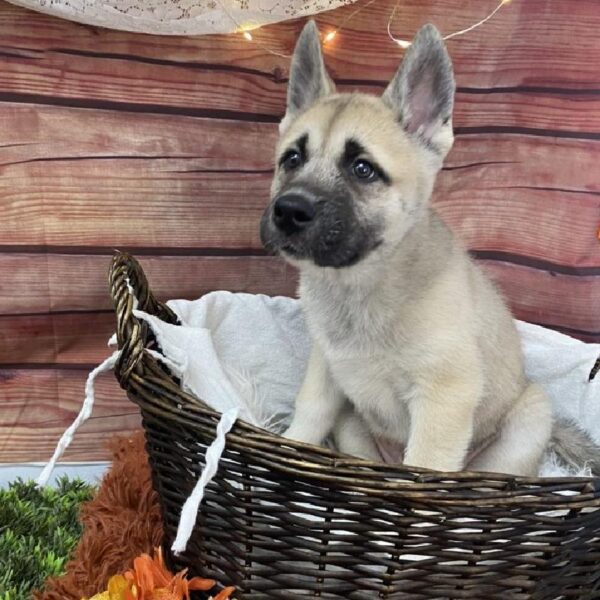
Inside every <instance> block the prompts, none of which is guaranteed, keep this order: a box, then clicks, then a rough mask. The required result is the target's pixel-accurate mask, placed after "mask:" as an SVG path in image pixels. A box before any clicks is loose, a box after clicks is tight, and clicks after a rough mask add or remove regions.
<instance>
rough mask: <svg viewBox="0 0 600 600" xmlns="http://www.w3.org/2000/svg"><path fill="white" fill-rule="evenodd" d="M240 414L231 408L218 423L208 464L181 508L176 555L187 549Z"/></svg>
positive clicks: (208, 451)
mask: <svg viewBox="0 0 600 600" xmlns="http://www.w3.org/2000/svg"><path fill="white" fill-rule="evenodd" d="M238 414H239V408H237V407H235V408H230V409H229V410H228V411H226V412H224V413H223V414H222V415H221V420H220V421H219V424H218V425H217V435H216V437H215V439H214V440H213V443H212V444H211V445H210V446H209V447H208V449H207V450H206V455H205V463H206V464H205V466H204V469H203V470H202V474H201V475H200V478H199V479H198V481H197V483H196V485H195V487H194V489H193V490H192V493H191V494H190V496H189V497H188V499H187V500H186V501H185V504H184V505H183V507H182V509H181V515H180V517H179V525H178V526H177V535H176V537H175V541H174V542H173V545H172V546H171V550H172V551H173V552H174V553H175V554H176V555H178V554H181V553H182V552H185V549H186V548H187V543H188V541H189V539H190V537H191V535H192V531H193V529H194V525H195V524H196V518H197V517H198V509H199V508H200V503H201V502H202V498H204V489H205V488H206V486H207V485H208V484H209V483H210V481H211V480H212V478H213V477H214V476H215V474H216V472H217V468H218V466H219V460H221V456H222V455H223V450H224V449H225V435H226V434H227V433H228V432H229V431H231V428H232V427H233V425H234V423H235V422H236V420H237V418H238Z"/></svg>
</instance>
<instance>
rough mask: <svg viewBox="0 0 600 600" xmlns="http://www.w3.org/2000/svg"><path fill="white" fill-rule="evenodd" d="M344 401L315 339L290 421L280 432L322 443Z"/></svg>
mask: <svg viewBox="0 0 600 600" xmlns="http://www.w3.org/2000/svg"><path fill="white" fill-rule="evenodd" d="M343 404H344V395H343V394H342V392H341V390H339V389H338V388H337V386H336V385H335V383H334V382H333V379H332V377H331V374H330V373H329V367H328V366H327V363H326V361H325V357H324V356H323V353H322V352H321V349H320V348H319V346H318V345H317V343H316V342H315V343H314V344H313V347H312V350H311V353H310V358H309V360H308V368H307V370H306V375H305V376H304V382H303V383H302V387H301V388H300V392H299V393H298V396H297V397H296V409H295V412H294V418H293V419H292V424H291V425H290V426H289V428H288V429H287V431H286V432H285V433H284V434H283V436H284V437H286V438H290V439H293V440H296V441H298V442H306V443H308V444H321V443H322V442H323V440H324V439H325V438H326V437H327V435H328V434H329V433H330V431H331V430H332V429H333V425H334V423H335V421H336V419H337V417H338V415H339V414H340V411H341V409H342V406H343Z"/></svg>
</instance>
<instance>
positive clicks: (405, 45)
mask: <svg viewBox="0 0 600 600" xmlns="http://www.w3.org/2000/svg"><path fill="white" fill-rule="evenodd" d="M509 2H511V0H500V3H499V4H498V6H496V8H495V9H494V10H493V11H492V12H491V13H490V14H489V15H488V16H487V17H484V18H483V19H481V20H480V21H477V23H474V24H473V25H470V26H469V27H466V28H465V29H461V30H459V31H455V32H454V33H449V34H448V35H446V36H444V38H443V39H444V40H449V39H452V38H454V37H458V36H459V35H464V34H465V33H469V32H470V31H473V29H476V28H477V27H480V26H481V25H483V24H484V23H487V22H488V21H489V20H490V19H492V18H493V17H494V16H495V15H496V13H497V12H498V11H499V10H500V9H501V8H502V7H503V6H504V5H505V4H508V3H509ZM398 6H400V0H398V2H397V3H396V5H395V6H394V9H393V10H392V14H391V15H390V18H389V20H388V24H387V33H388V36H389V38H390V39H391V40H392V42H395V43H396V44H398V46H400V47H401V48H408V47H409V46H410V45H411V42H409V41H408V40H401V39H400V38H397V37H394V35H393V34H392V31H391V27H392V22H393V20H394V16H395V15H396V11H397V10H398Z"/></svg>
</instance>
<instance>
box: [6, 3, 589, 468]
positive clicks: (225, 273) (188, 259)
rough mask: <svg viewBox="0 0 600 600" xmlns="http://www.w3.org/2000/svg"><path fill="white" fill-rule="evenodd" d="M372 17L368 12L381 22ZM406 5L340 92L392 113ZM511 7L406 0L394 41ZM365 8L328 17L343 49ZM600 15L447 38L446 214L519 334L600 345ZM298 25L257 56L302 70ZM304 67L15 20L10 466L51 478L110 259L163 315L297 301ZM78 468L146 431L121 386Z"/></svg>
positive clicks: (504, 19) (106, 303)
mask: <svg viewBox="0 0 600 600" xmlns="http://www.w3.org/2000/svg"><path fill="white" fill-rule="evenodd" d="M365 2H366V0H359V3H363V4H364V3H365ZM394 4H395V2H394V1H392V0H390V1H388V0H380V1H378V2H375V3H373V4H372V5H371V6H370V7H368V8H365V10H364V11H363V12H361V13H360V14H359V15H357V16H356V18H354V19H352V20H351V21H350V22H349V23H348V25H347V27H346V28H345V29H344V30H342V31H341V32H340V34H339V35H338V36H337V37H336V40H335V43H333V44H331V45H329V46H328V47H327V48H326V55H327V56H326V60H327V64H328V66H329V68H330V70H331V72H332V74H333V76H334V78H335V79H336V81H337V83H338V86H339V88H340V89H341V90H343V91H349V90H353V89H357V90H363V91H368V92H373V93H380V92H381V90H383V88H384V86H385V84H386V82H387V81H388V80H389V78H390V76H391V74H392V73H393V72H394V71H395V69H396V68H397V65H398V62H399V60H400V58H401V55H402V52H401V51H400V50H399V49H398V48H396V47H395V46H394V45H393V44H392V43H391V42H390V41H389V40H388V38H387V35H386V33H385V29H386V25H387V20H388V17H389V14H390V12H391V10H392V8H393V5H394ZM495 4H496V0H485V1H482V0H467V1H464V0H425V1H422V0H404V1H403V3H402V10H399V11H398V13H397V18H396V19H395V22H394V24H393V31H394V32H395V34H396V35H398V36H401V37H410V36H411V35H412V34H413V33H414V32H415V31H416V30H417V29H418V27H419V26H420V25H421V24H423V23H424V22H426V21H432V22H434V23H435V24H436V25H437V26H438V27H440V29H441V30H442V31H443V32H444V33H449V32H451V31H455V30H458V29H461V28H463V27H464V26H466V25H469V24H471V23H472V22H474V21H477V20H478V19H479V18H481V17H482V16H484V15H485V14H487V12H489V10H491V9H492V8H493V7H494V6H495ZM356 6H358V5H355V6H350V7H348V8H344V9H340V10H337V11H333V12H330V13H324V14H322V15H319V16H318V19H317V20H318V22H319V24H320V26H321V27H322V28H323V29H324V30H326V29H327V28H330V27H333V26H335V25H337V24H339V23H340V22H341V21H342V20H343V19H344V17H345V15H347V14H349V13H350V12H351V11H353V10H355V7H356ZM599 26H600V11H598V6H597V0H578V1H577V3H575V2H574V1H573V0H513V2H512V3H511V4H510V5H509V6H507V7H505V8H504V9H502V10H501V11H500V12H499V13H498V15H497V16H496V17H495V18H494V19H493V20H492V21H490V22H489V23H488V24H487V25H486V26H484V27H481V28H480V29H478V30H475V31H474V32H472V33H470V34H469V35H468V36H464V37H462V38H458V39H455V40H451V41H450V42H449V43H448V47H449V50H450V52H451V54H452V58H453V61H454V67H455V73H456V78H457V83H458V93H457V99H456V112H455V118H454V125H455V129H456V143H455V146H454V148H453V150H452V152H451V153H450V155H449V157H448V159H447V161H446V164H445V168H444V171H443V172H442V173H441V175H440V177H439V180H438V182H437V185H436V189H435V193H434V204H435V206H436V208H437V210H438V211H439V212H440V214H441V216H442V217H443V219H444V220H445V221H446V222H447V223H448V225H449V226H450V227H451V228H452V229H453V230H454V231H455V232H456V233H457V235H458V236H459V237H460V238H461V239H462V240H463V241H464V243H465V244H466V245H467V246H468V247H469V248H470V249H471V250H472V251H473V252H474V254H475V256H476V257H477V258H479V259H481V261H482V264H483V265H484V268H485V269H486V270H487V271H488V272H489V273H490V275H491V276H492V277H493V279H494V280H495V281H496V282H497V283H498V285H499V286H500V288H501V289H502V290H503V292H504V293H505V294H506V296H507V299H508V301H509V303H510V304H511V307H512V308H513V310H514V312H515V314H516V316H517V317H519V318H522V319H526V320H530V321H533V322H536V323H541V324H544V325H547V326H551V327H555V328H557V329H560V330H562V331H565V332H567V333H569V334H571V335H574V336H576V337H579V338H581V339H585V340H589V341H600V312H599V308H600V244H599V243H598V238H597V229H598V226H599V225H600V179H599V177H598V167H597V166H598V164H600V38H599V37H598V35H597V30H598V28H599ZM301 27H302V22H300V21H295V22H288V23H284V24H279V25H275V26H269V27H265V28H262V29H260V31H258V32H256V33H255V39H256V40H258V41H259V42H261V43H262V44H264V45H265V46H267V47H268V48H271V49H273V50H275V51H278V52H282V53H284V54H289V53H290V52H291V50H292V48H293V44H294V42H295V40H296V37H297V34H298V32H299V30H300V28H301ZM288 68H289V60H288V59H286V58H282V57H279V56H274V55H272V54H269V53H268V52H266V51H265V50H264V46H261V44H248V43H247V42H246V41H245V40H244V39H243V38H242V37H241V36H235V35H231V36H204V37H196V38H181V37H169V36H145V35H137V34H130V33H125V32H116V31H107V30H102V29H98V28H93V27H86V26H83V25H79V24H76V23H70V22H67V21H62V20H59V19H54V18H51V17H48V16H45V15H41V14H37V13H34V12H30V11H26V10H23V9H20V8H17V7H14V6H12V5H9V4H7V3H4V2H1V1H0V336H1V339H2V340H3V343H2V344H1V345H0V462H1V461H3V460H11V461H12V460H15V461H16V460H34V459H35V460H43V459H46V458H47V457H48V456H49V455H50V452H51V449H52V447H53V445H54V443H55V441H56V440H57V439H58V437H59V435H60V433H61V432H62V430H63V429H64V428H65V427H66V426H67V425H68V424H69V422H70V421H71V420H72V419H73V418H74V416H75V413H76V411H77V410H78V406H79V403H80V401H81V400H82V398H83V388H84V380H85V375H86V372H87V370H88V369H89V368H91V366H92V365H93V364H94V363H96V362H97V361H99V360H101V359H102V358H104V356H105V355H106V353H107V348H106V339H107V337H108V336H109V335H110V333H111V331H112V329H113V323H114V317H113V315H112V312H111V307H110V299H109V296H108V290H107V282H106V272H107V268H108V264H109V261H110V255H111V253H112V251H113V249H114V248H120V249H129V250H131V251H132V252H133V253H134V254H136V255H138V256H139V257H140V259H141V262H142V264H143V266H144V268H145V270H146V272H147V274H148V277H149V279H150V281H151V285H152V288H153V290H154V291H155V292H156V293H157V294H158V295H159V296H160V297H161V298H163V299H167V298H174V297H184V298H195V297H197V296H199V295H201V294H203V293H206V292H207V291H210V290H214V289H230V290H233V291H248V292H263V293H268V294H272V295H275V294H293V293H294V290H295V285H296V274H295V272H294V271H293V269H291V268H290V267H287V266H285V265H284V264H283V263H282V262H281V261H280V260H278V259H275V258H272V257H267V256H264V253H263V251H262V249H261V247H260V243H259V239H258V227H257V226H258V220H259V218H260V214H261V212H262V210H263V207H264V206H265V204H266V202H267V200H268V196H269V183H270V177H271V172H272V166H273V147H274V144H275V140H276V136H277V123H278V121H279V119H280V117H281V115H282V113H283V107H284V99H285V90H286V83H287V76H288ZM97 395H98V399H99V400H98V401H99V405H98V407H99V408H98V412H97V413H95V414H97V415H98V417H97V418H94V419H92V421H91V422H90V423H89V424H88V425H86V429H84V430H83V432H82V433H80V434H78V435H77V436H76V440H75V443H74V444H75V445H74V450H73V453H72V454H71V455H70V457H71V458H80V459H85V460H90V459H92V458H105V457H106V456H107V454H106V453H105V452H104V450H103V449H102V440H103V439H105V438H106V437H107V436H110V435H112V434H113V433H114V432H115V431H119V430H120V429H121V428H123V429H125V430H127V429H129V428H131V427H135V426H136V425H137V423H138V421H137V417H135V415H133V416H128V417H127V419H126V420H125V421H124V422H123V421H122V419H121V418H120V417H118V416H115V415H120V414H123V413H128V414H129V413H130V412H134V413H135V407H134V406H133V405H131V404H130V403H129V402H128V401H127V400H126V398H125V397H124V396H123V394H122V393H121V392H120V391H119V390H118V386H117V385H116V383H115V382H114V381H113V380H112V378H111V377H110V376H107V377H105V378H104V379H103V380H101V382H100V383H99V387H98V394H97Z"/></svg>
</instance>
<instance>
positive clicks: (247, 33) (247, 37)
mask: <svg viewBox="0 0 600 600" xmlns="http://www.w3.org/2000/svg"><path fill="white" fill-rule="evenodd" d="M244 37H245V38H246V39H247V40H248V41H249V42H251V41H252V34H251V33H250V32H249V31H244Z"/></svg>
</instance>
